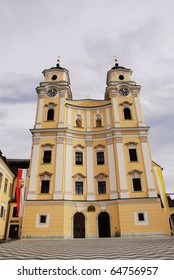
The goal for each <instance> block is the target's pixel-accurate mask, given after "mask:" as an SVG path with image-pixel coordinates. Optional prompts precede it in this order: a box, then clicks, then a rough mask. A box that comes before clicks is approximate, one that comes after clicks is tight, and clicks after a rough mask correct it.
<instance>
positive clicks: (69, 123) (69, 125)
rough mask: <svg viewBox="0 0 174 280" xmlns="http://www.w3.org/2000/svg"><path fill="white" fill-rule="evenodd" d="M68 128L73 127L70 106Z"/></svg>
mask: <svg viewBox="0 0 174 280" xmlns="http://www.w3.org/2000/svg"><path fill="white" fill-rule="evenodd" d="M68 128H69V129H70V128H71V108H69V107H68Z"/></svg>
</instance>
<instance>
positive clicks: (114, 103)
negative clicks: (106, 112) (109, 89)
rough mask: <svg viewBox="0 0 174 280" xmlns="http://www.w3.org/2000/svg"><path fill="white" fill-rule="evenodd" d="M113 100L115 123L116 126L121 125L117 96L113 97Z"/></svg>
mask: <svg viewBox="0 0 174 280" xmlns="http://www.w3.org/2000/svg"><path fill="white" fill-rule="evenodd" d="M112 102H113V109H114V124H115V127H119V126H120V122H119V115H118V110H117V101H116V97H113V98H112Z"/></svg>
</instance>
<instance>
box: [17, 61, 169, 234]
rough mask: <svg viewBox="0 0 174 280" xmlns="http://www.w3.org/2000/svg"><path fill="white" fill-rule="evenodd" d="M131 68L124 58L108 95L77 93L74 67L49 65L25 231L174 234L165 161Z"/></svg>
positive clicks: (40, 91) (41, 89)
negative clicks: (152, 141)
mask: <svg viewBox="0 0 174 280" xmlns="http://www.w3.org/2000/svg"><path fill="white" fill-rule="evenodd" d="M131 75H132V70H131V69H128V68H125V67H123V66H120V65H119V64H118V63H117V61H116V63H115V65H114V66H113V67H112V68H111V69H110V70H109V71H108V72H107V77H106V90H105V94H104V98H103V99H101V100H96V99H88V98H87V99H81V100H74V99H73V96H72V92H71V86H70V76H69V72H68V70H67V69H65V68H63V67H61V66H60V63H59V61H58V63H57V65H56V66H55V67H52V68H50V69H45V70H44V71H43V76H44V80H43V81H42V82H41V83H40V84H39V86H38V87H37V88H36V92H37V96H38V101H37V110H36V118H35V123H34V127H33V129H31V134H32V149H31V158H30V168H29V172H28V180H27V188H26V201H25V205H24V212H23V222H22V231H21V235H22V238H100V237H120V236H136V235H156V234H167V235H170V234H171V233H174V215H170V209H169V208H168V203H167V200H166V193H165V187H164V183H163V179H162V168H161V167H160V166H159V165H158V164H157V163H155V162H153V161H152V157H151V151H150V146H149V141H148V131H149V127H148V126H147V125H146V124H145V122H144V118H143V113H142V109H141V102H140V98H139V95H140V90H141V87H140V86H139V85H137V84H136V82H134V81H132V79H131Z"/></svg>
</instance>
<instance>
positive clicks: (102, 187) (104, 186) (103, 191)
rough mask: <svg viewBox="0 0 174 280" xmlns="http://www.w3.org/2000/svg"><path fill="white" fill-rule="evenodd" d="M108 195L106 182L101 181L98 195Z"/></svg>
mask: <svg viewBox="0 0 174 280" xmlns="http://www.w3.org/2000/svg"><path fill="white" fill-rule="evenodd" d="M104 193H106V182H105V181H100V182H98V194H104Z"/></svg>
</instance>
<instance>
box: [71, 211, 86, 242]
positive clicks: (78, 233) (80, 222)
mask: <svg viewBox="0 0 174 280" xmlns="http://www.w3.org/2000/svg"><path fill="white" fill-rule="evenodd" d="M73 225H74V226H73V227H74V228H73V236H74V238H85V216H84V214H83V213H81V212H78V213H76V214H75V215H74V218H73Z"/></svg>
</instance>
